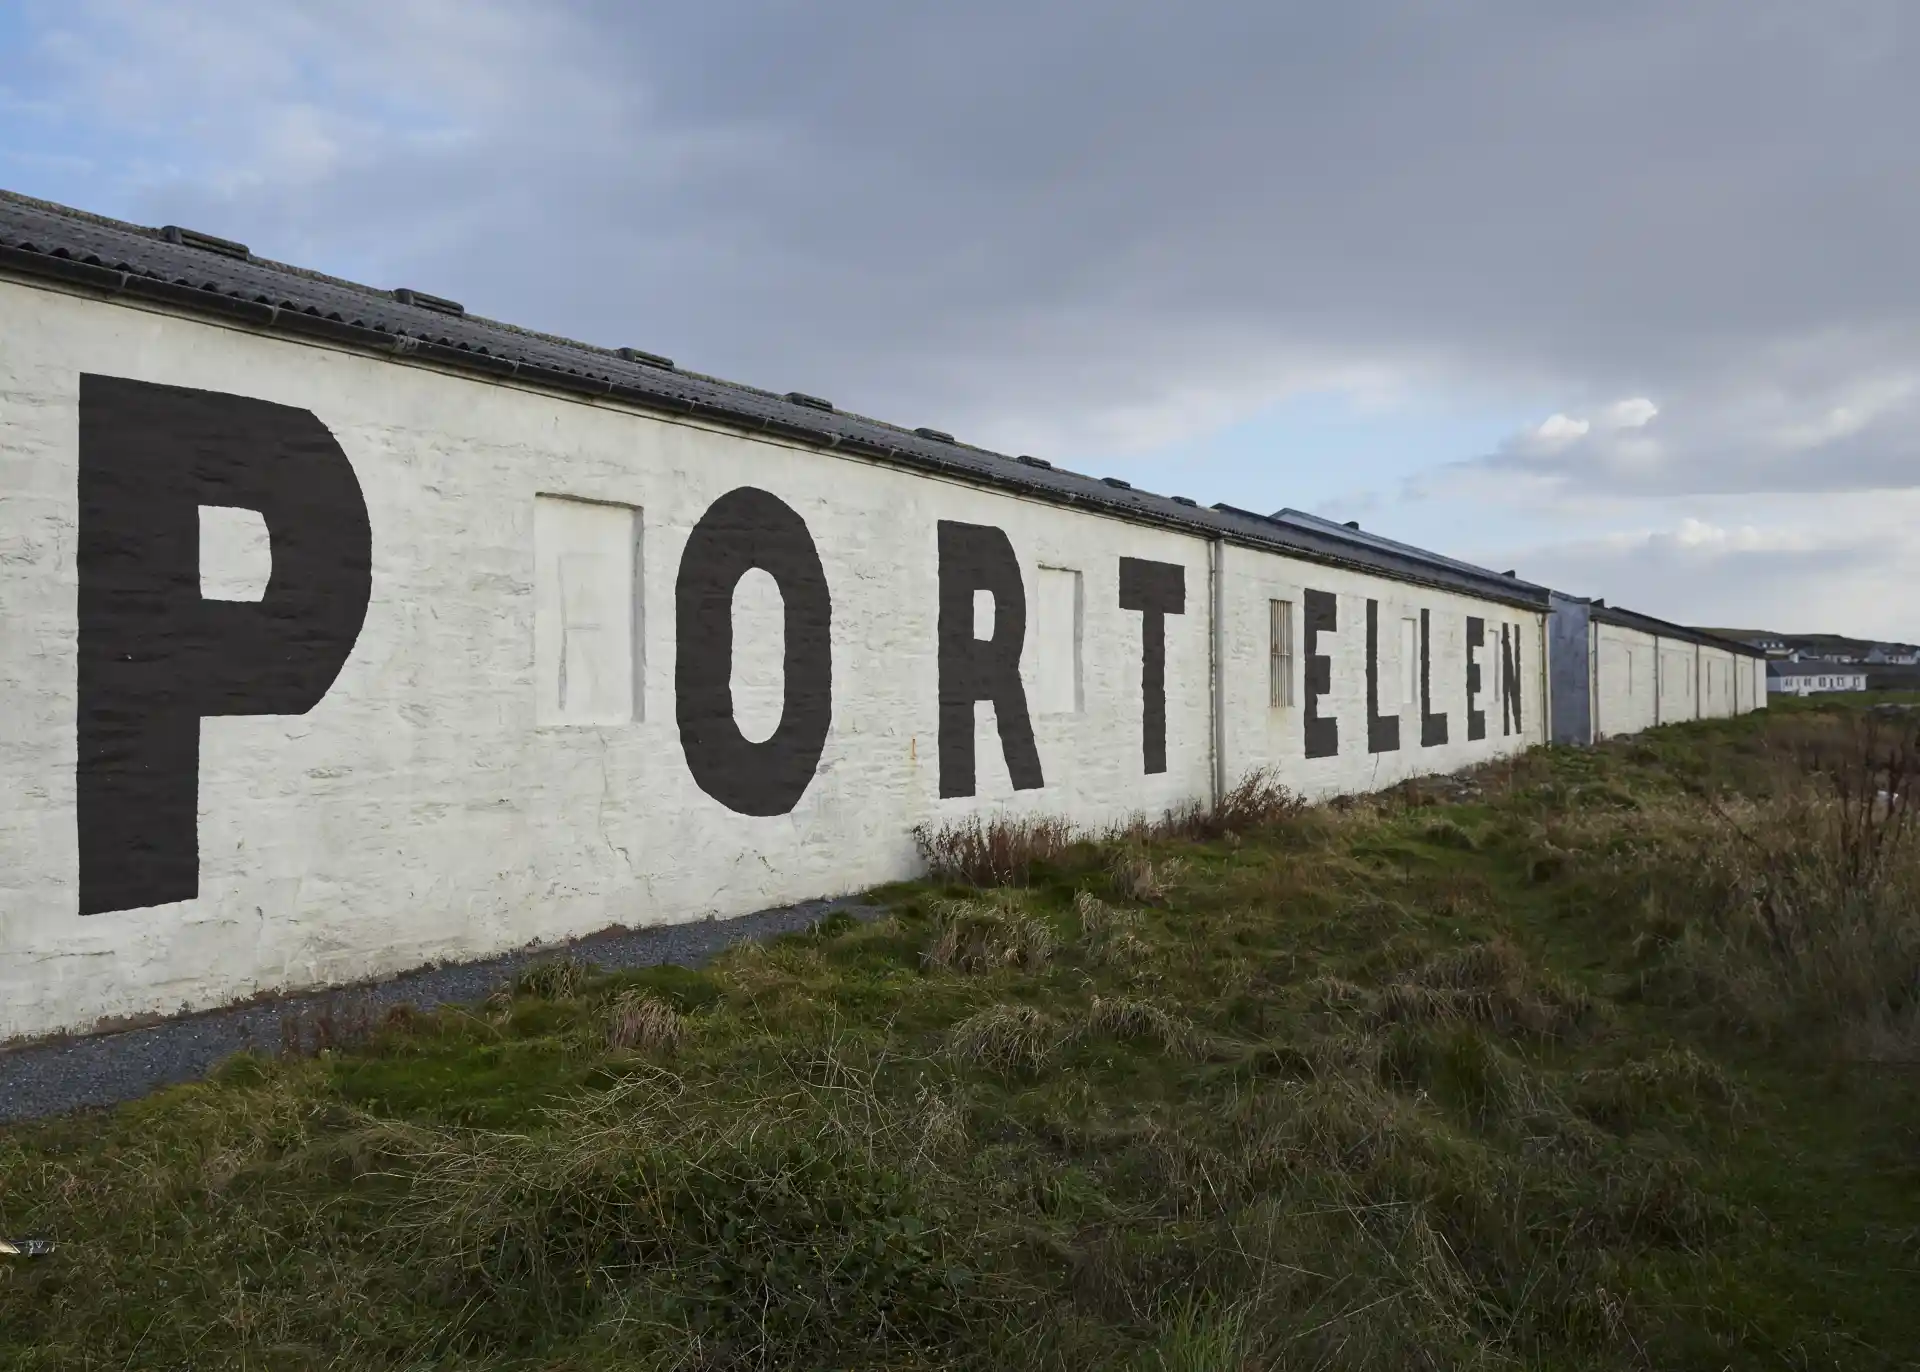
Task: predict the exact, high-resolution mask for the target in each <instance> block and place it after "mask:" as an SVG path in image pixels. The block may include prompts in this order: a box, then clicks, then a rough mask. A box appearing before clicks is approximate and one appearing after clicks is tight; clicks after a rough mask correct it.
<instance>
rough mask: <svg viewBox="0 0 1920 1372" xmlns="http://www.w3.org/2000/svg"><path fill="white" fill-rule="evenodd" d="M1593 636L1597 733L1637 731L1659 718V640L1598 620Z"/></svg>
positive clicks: (1609, 735)
mask: <svg viewBox="0 0 1920 1372" xmlns="http://www.w3.org/2000/svg"><path fill="white" fill-rule="evenodd" d="M1593 636H1594V650H1593V653H1594V657H1593V660H1594V674H1595V688H1594V700H1595V702H1596V710H1595V720H1594V734H1595V737H1597V738H1615V737H1618V736H1619V735H1621V734H1637V733H1639V732H1640V731H1641V730H1642V729H1651V728H1652V727H1653V726H1654V725H1655V724H1656V723H1657V722H1659V718H1660V716H1659V708H1658V703H1657V701H1656V700H1655V682H1656V669H1655V665H1654V664H1655V662H1656V660H1657V657H1656V654H1657V651H1658V644H1657V642H1656V640H1655V639H1654V637H1653V636H1652V635H1651V634H1646V633H1642V632H1640V630H1638V629H1628V628H1625V627H1623V626H1621V625H1618V624H1604V623H1599V622H1596V623H1595V624H1594V626H1593Z"/></svg>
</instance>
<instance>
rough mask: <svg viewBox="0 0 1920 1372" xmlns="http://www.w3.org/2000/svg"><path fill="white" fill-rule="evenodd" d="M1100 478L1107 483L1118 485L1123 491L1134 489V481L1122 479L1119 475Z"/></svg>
mask: <svg viewBox="0 0 1920 1372" xmlns="http://www.w3.org/2000/svg"><path fill="white" fill-rule="evenodd" d="M1100 479H1101V480H1102V481H1104V482H1105V483H1106V484H1107V485H1109V486H1114V487H1117V488H1118V489H1120V490H1123V491H1130V490H1132V489H1133V483H1132V482H1131V481H1122V480H1121V479H1120V478H1119V477H1117V476H1103V477H1101V478H1100Z"/></svg>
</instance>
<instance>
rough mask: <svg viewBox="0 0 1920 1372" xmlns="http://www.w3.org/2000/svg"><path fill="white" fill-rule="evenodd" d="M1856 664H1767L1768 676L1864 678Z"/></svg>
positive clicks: (1861, 667)
mask: <svg viewBox="0 0 1920 1372" xmlns="http://www.w3.org/2000/svg"><path fill="white" fill-rule="evenodd" d="M1866 674H1867V673H1866V668H1865V667H1864V666H1863V665H1862V664H1860V663H1858V662H1769V663H1768V664H1767V675H1768V676H1796V677H1798V676H1865V675H1866Z"/></svg>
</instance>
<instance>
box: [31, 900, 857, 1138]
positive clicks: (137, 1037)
mask: <svg viewBox="0 0 1920 1372" xmlns="http://www.w3.org/2000/svg"><path fill="white" fill-rule="evenodd" d="M836 910H845V911H847V912H848V913H849V914H852V915H854V916H856V917H860V918H872V917H874V916H877V915H879V914H881V913H882V909H881V907H879V906H872V905H867V904H865V903H864V902H863V901H862V899H861V898H860V897H858V896H848V897H844V898H842V899H839V900H810V901H802V902H801V903H800V904H798V905H783V906H779V907H777V908H775V909H772V910H762V911H760V912H759V913H757V914H751V915H741V916H739V917H738V918H736V919H727V920H702V921H699V922H697V923H693V924H668V925H656V926H653V927H651V928H646V929H623V930H616V931H612V932H608V933H601V934H593V935H589V936H588V937H586V938H583V939H576V940H574V941H573V942H571V943H555V944H547V945H544V946H542V947H540V948H537V949H531V950H526V951H522V952H519V953H509V954H507V955H506V956H504V957H497V958H489V959H488V960H486V961H485V962H467V963H458V964H449V965H447V966H442V967H430V968H426V969H423V970H421V971H418V972H408V973H406V974H404V975H402V976H398V977H395V978H394V979H393V980H391V981H384V982H379V983H376V984H373V985H369V986H358V987H352V988H348V989H345V990H336V991H327V992H318V993H315V994H311V995H299V996H289V997H287V998H285V999H283V1000H275V1001H270V1002H263V1003H259V1004H249V1005H242V1006H237V1007H235V1008H233V1009H230V1010H215V1011H211V1012H209V1013H207V1014H201V1015H193V1016H189V1017H187V1018H184V1019H177V1020H168V1021H166V1022H164V1023H161V1024H155V1025H152V1026H149V1027H147V1028H142V1029H128V1030H124V1031H122V1032H120V1033H114V1034H98V1035H92V1036H88V1037H85V1038H68V1039H56V1040H53V1041H51V1042H47V1043H40V1044H35V1045H33V1046H31V1047H27V1048H19V1049H14V1050H13V1051H11V1052H0V1124H4V1123H7V1122H10V1121H14V1120H27V1119H38V1118H40V1117H42V1116H46V1115H58V1114H64V1113H65V1112H67V1111H70V1110H77V1109H81V1108H83V1107H86V1106H99V1105H115V1104H118V1103H119V1102H121V1101H127V1100H136V1099H138V1098H139V1097H141V1096H144V1095H146V1094H148V1093H149V1092H152V1091H156V1090H158V1089H159V1088H160V1087H162V1086H169V1085H172V1084H173V1083H175V1082H182V1081H193V1080H196V1079H197V1078H199V1077H202V1076H204V1075H206V1072H207V1070H208V1069H209V1068H211V1067H213V1066H214V1065H215V1064H217V1063H219V1062H221V1061H223V1060H224V1059H226V1058H228V1057H231V1056H232V1055H233V1054H235V1053H238V1052H240V1051H242V1050H244V1049H248V1048H254V1049H259V1050H262V1051H265V1052H270V1053H277V1052H279V1051H280V1047H281V1043H282V1038H281V1028H280V1026H281V1022H282V1021H283V1020H284V1019H286V1018H288V1017H289V1016H292V1017H294V1018H295V1019H296V1022H297V1021H298V1019H299V1018H300V1017H302V1016H305V1015H309V1014H311V1013H312V1012H314V1011H316V1010H318V1009H320V1008H321V1007H324V1006H326V1005H328V1004H329V1003H331V1004H334V1005H341V1004H349V1005H351V1006H353V1007H354V1008H355V1009H356V1010H357V1009H358V1008H359V1007H362V1006H364V1007H369V1008H372V1009H378V1010H384V1009H386V1008H387V1007H388V1006H393V1005H401V1004H410V1005H414V1006H417V1007H418V1008H420V1009H423V1010H425V1009H430V1008H432V1007H433V1006H436V1005H444V1004H449V1003H453V1004H466V1003H470V1002H473V1001H477V1000H481V999H484V998H485V997H486V996H487V994H488V993H489V992H491V991H492V990H493V989H494V988H495V987H497V986H498V985H499V984H500V983H501V982H502V981H505V980H506V979H507V978H508V977H510V976H511V975H513V974H514V973H515V972H517V971H518V970H519V969H520V968H522V967H525V966H526V965H528V964H529V963H534V962H541V961H544V960H546V959H548V958H553V957H558V956H560V955H561V954H563V953H564V954H569V955H571V956H573V957H576V958H579V959H581V960H583V961H586V962H591V963H594V964H595V965H597V966H599V967H601V968H602V969H604V970H606V971H619V970H621V969H623V968H629V967H653V966H657V965H659V964H660V963H676V964H678V965H679V966H682V967H698V966H700V965H701V964H702V963H704V962H706V961H707V960H708V959H710V958H711V957H713V956H714V954H716V953H718V952H720V951H722V950H723V949H725V948H727V947H729V946H730V945H732V944H735V943H739V942H741V941H743V940H746V939H759V938H771V937H773V936H774V935H776V934H786V933H792V932H794V931H796V930H800V929H805V928H806V927H807V926H808V925H810V924H813V923H814V922H815V921H817V920H819V919H821V918H823V917H825V916H826V915H828V914H831V913H833V912H834V911H836Z"/></svg>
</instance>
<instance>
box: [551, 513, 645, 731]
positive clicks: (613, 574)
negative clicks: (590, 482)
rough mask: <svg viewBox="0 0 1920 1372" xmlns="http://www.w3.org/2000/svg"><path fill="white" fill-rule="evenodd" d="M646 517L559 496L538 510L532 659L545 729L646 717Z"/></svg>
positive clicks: (622, 722) (620, 722)
mask: <svg viewBox="0 0 1920 1372" xmlns="http://www.w3.org/2000/svg"><path fill="white" fill-rule="evenodd" d="M639 529H640V512H639V511H638V510H637V509H635V508H634V507H633V506H631V505H608V504H602V503H600V502H598V501H591V500H570V499H566V498H565V497H561V496H545V495H543V496H536V497H535V498H534V505H533V546H534V611H533V659H534V675H535V678H536V682H535V688H536V696H537V708H536V711H535V717H536V718H537V719H538V721H539V722H540V723H542V724H625V723H627V722H628V721H630V720H632V719H635V718H638V717H639V714H640V708H639V701H640V692H639V689H638V687H639V683H640V672H639V671H638V670H637V665H636V664H637V661H638V656H639V653H638V647H639V641H640V640H639V635H638V634H637V633H636V632H635V627H636V626H635V619H636V615H637V607H638V605H639V603H640V598H639V595H638V589H639V559H638V558H637V557H636V556H635V555H634V554H635V549H636V547H637V541H638V538H639Z"/></svg>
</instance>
